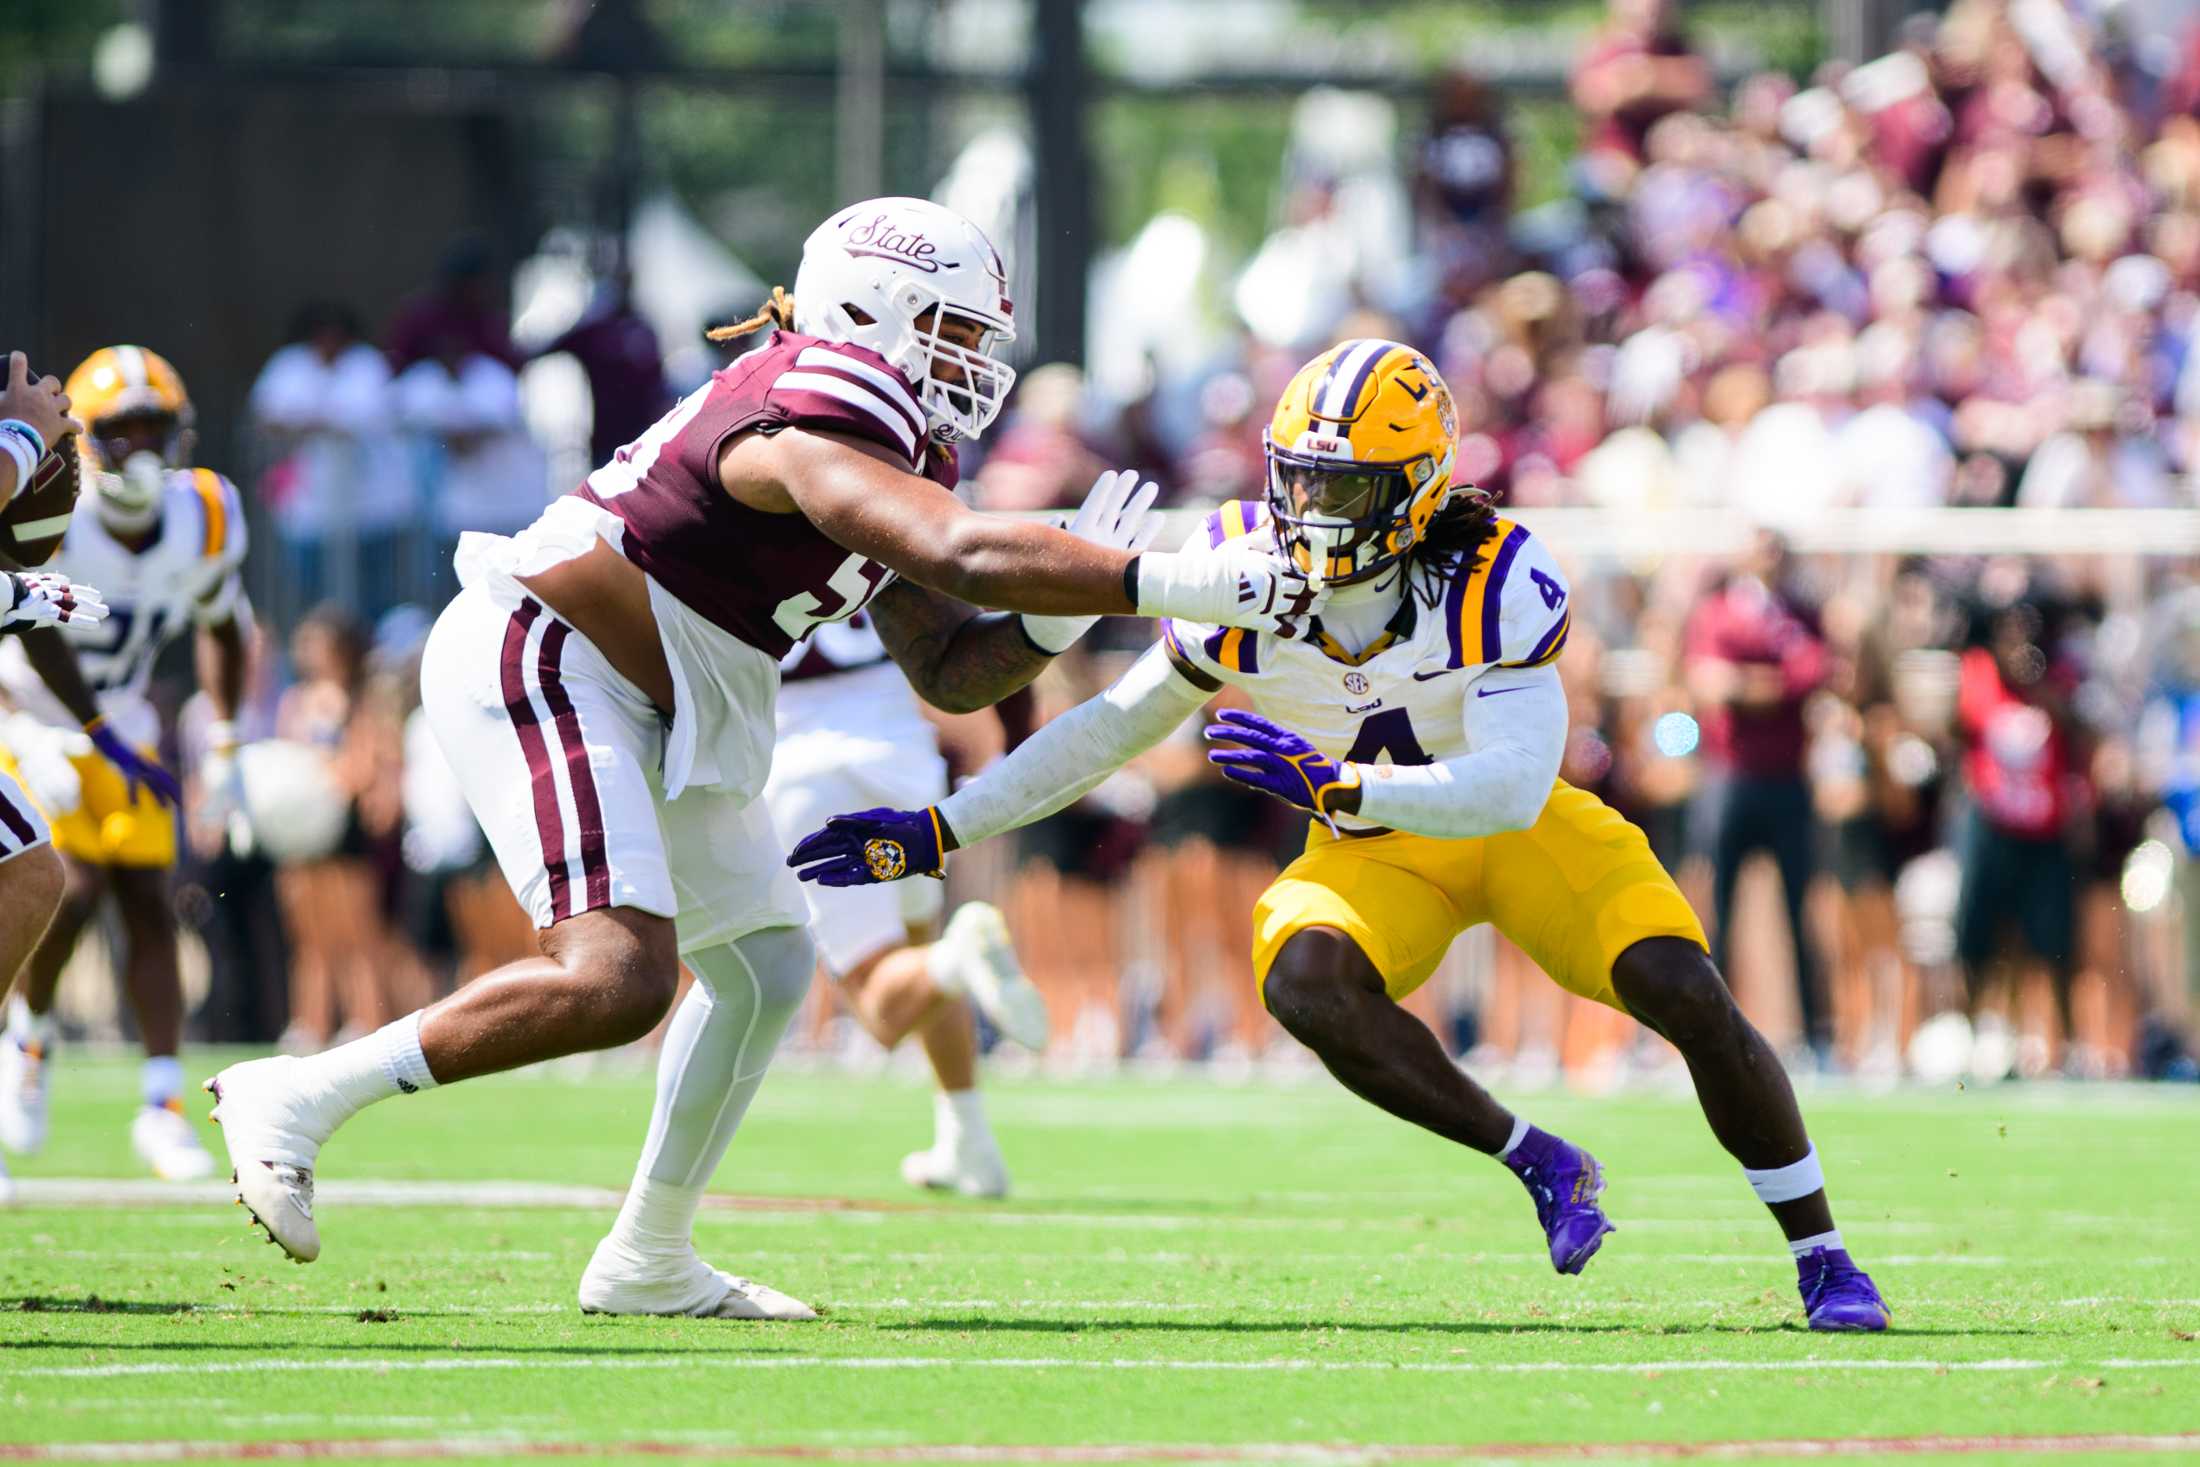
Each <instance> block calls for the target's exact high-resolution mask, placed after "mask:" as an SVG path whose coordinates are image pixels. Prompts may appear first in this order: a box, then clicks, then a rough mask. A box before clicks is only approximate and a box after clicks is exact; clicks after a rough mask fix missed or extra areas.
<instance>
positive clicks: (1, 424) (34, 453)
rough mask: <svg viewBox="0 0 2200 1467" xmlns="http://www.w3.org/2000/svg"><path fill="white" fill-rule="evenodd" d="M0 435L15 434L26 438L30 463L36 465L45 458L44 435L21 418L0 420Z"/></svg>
mask: <svg viewBox="0 0 2200 1467" xmlns="http://www.w3.org/2000/svg"><path fill="white" fill-rule="evenodd" d="M0 433H15V434H20V435H21V436H23V437H25V438H28V439H29V440H30V441H31V462H32V463H37V462H38V461H39V460H40V459H42V458H44V457H45V456H46V435H45V434H43V433H41V432H39V431H38V430H37V429H36V428H33V427H32V426H31V425H30V424H28V423H26V422H24V421H23V420H22V419H21V418H0Z"/></svg>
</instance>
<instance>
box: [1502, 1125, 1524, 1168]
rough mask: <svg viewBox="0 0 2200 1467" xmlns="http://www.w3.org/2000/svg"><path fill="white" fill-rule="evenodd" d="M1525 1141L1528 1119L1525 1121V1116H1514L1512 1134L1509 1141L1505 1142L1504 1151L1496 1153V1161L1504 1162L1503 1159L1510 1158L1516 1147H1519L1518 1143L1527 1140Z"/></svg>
mask: <svg viewBox="0 0 2200 1467" xmlns="http://www.w3.org/2000/svg"><path fill="white" fill-rule="evenodd" d="M1527 1139H1528V1119H1527V1117H1526V1116H1514V1117H1513V1133H1512V1136H1511V1138H1510V1139H1508V1140H1507V1141H1506V1142H1505V1149H1504V1150H1503V1151H1500V1152H1498V1153H1497V1159H1498V1160H1499V1161H1503V1160H1504V1159H1505V1158H1506V1157H1508V1156H1510V1155H1512V1154H1513V1151H1514V1150H1515V1149H1516V1148H1517V1147H1518V1146H1519V1145H1520V1143H1521V1142H1523V1141H1525V1140H1527Z"/></svg>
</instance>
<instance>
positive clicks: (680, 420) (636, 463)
mask: <svg viewBox="0 0 2200 1467" xmlns="http://www.w3.org/2000/svg"><path fill="white" fill-rule="evenodd" d="M709 396H710V384H709V383H708V382H705V383H704V384H703V385H702V386H701V387H698V388H696V389H695V390H694V391H693V392H691V393H689V394H688V395H687V396H686V397H684V398H682V399H681V400H680V403H679V405H678V406H676V407H675V408H673V410H672V411H671V412H669V413H666V414H665V415H664V416H663V417H661V418H659V419H658V420H657V421H656V422H654V423H652V424H650V425H649V431H648V432H647V433H644V434H643V435H642V436H641V437H639V438H637V439H635V440H634V441H633V442H632V443H629V444H627V445H626V446H625V447H624V448H622V449H620V450H619V451H618V452H617V453H615V454H613V455H612V456H611V461H610V462H609V463H607V464H603V465H601V466H599V467H598V468H597V469H596V471H595V472H594V473H592V474H590V475H589V476H588V487H589V488H590V489H591V490H593V491H595V493H596V496H597V497H598V498H600V499H615V498H617V497H618V496H619V495H621V494H624V493H626V491H627V490H629V489H631V488H633V487H634V486H635V485H636V484H639V483H641V482H642V475H644V474H646V473H648V472H649V466H650V465H651V464H653V463H655V462H657V455H658V454H660V453H663V452H664V451H665V445H666V444H668V443H670V442H671V441H672V440H673V439H675V438H677V437H679V436H680V430H681V429H682V428H685V427H686V426H687V425H688V423H689V422H690V421H692V420H693V419H694V417H695V415H696V414H697V413H699V412H701V411H702V410H703V401H704V399H706V398H708V397H709Z"/></svg>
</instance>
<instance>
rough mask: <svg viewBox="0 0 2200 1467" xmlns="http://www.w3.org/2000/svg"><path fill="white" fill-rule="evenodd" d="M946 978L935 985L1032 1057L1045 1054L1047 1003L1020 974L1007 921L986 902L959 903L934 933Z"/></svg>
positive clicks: (1047, 1025) (997, 910) (1021, 973)
mask: <svg viewBox="0 0 2200 1467" xmlns="http://www.w3.org/2000/svg"><path fill="white" fill-rule="evenodd" d="M939 946H940V948H941V949H942V950H943V951H944V952H945V953H946V954H947V962H946V963H945V964H944V965H943V966H944V967H945V969H946V971H947V973H948V974H949V975H950V976H949V978H948V981H947V982H946V983H943V984H941V987H943V988H946V989H948V990H950V991H952V992H956V993H960V994H961V995H963V996H964V997H966V998H968V999H969V1000H970V1001H971V1003H973V1004H975V1005H976V1006H977V1008H978V1012H980V1013H982V1014H984V1015H985V1016H986V1018H987V1019H989V1020H991V1021H992V1024H993V1027H994V1028H996V1029H998V1030H1000V1031H1001V1033H1002V1034H1004V1035H1006V1036H1007V1037H1008V1038H1010V1039H1013V1040H1015V1041H1016V1042H1017V1043H1018V1044H1021V1045H1022V1046H1023V1047H1024V1048H1026V1049H1028V1050H1030V1051H1031V1052H1032V1053H1033V1054H1039V1053H1042V1052H1044V1051H1045V1049H1046V1047H1047V1035H1048V1033H1049V1031H1050V1029H1051V1027H1052V1026H1051V1025H1050V1023H1049V1021H1048V1019H1047V1001H1046V999H1044V998H1043V997H1041V996H1040V993H1039V990H1038V989H1036V988H1034V987H1032V986H1031V980H1030V979H1029V978H1026V977H1025V976H1024V968H1023V964H1021V963H1019V962H1018V961H1017V960H1016V949H1015V947H1014V946H1013V945H1012V944H1011V943H1010V942H1009V940H1008V921H1007V919H1006V918H1004V917H1002V916H1001V909H1000V908H999V907H996V906H994V905H993V904H992V903H991V902H964V903H963V904H962V905H961V906H960V907H958V908H957V909H956V911H955V915H954V916H953V917H950V918H949V919H948V921H947V930H946V931H944V932H942V933H941V934H940V938H939Z"/></svg>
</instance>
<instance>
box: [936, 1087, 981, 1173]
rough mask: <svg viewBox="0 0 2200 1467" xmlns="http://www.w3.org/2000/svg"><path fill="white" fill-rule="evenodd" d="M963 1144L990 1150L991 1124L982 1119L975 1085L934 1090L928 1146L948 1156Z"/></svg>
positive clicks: (979, 1098)
mask: <svg viewBox="0 0 2200 1467" xmlns="http://www.w3.org/2000/svg"><path fill="white" fill-rule="evenodd" d="M966 1146H976V1147H980V1148H983V1149H985V1150H988V1151H990V1150H992V1149H993V1146H994V1142H993V1125H992V1123H991V1122H990V1121H988V1120H987V1119H986V1115H985V1101H984V1100H983V1099H982V1098H981V1097H980V1096H979V1094H978V1087H976V1086H975V1085H973V1086H971V1087H970V1088H969V1089H968V1090H937V1091H934V1092H933V1094H932V1149H933V1150H934V1151H944V1152H946V1153H947V1154H948V1155H950V1156H952V1155H954V1154H955V1153H957V1152H959V1151H961V1150H962V1149H963V1148H964V1147H966Z"/></svg>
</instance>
